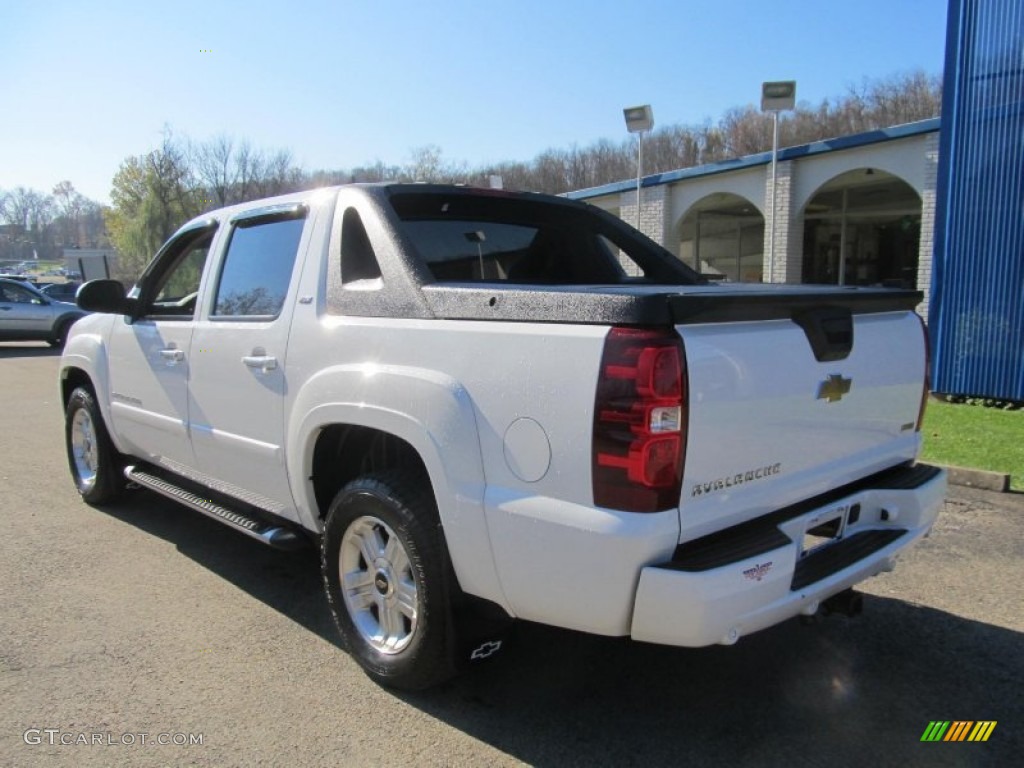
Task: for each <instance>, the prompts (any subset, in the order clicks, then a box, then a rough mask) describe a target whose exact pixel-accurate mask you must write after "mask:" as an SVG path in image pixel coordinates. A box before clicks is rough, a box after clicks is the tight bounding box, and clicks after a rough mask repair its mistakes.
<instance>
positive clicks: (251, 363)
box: [242, 355, 277, 373]
mask: <svg viewBox="0 0 1024 768" xmlns="http://www.w3.org/2000/svg"><path fill="white" fill-rule="evenodd" d="M242 362H243V363H245V364H246V365H247V366H248V367H250V368H259V369H260V370H261V371H263V372H264V373H266V372H267V371H272V370H274V369H275V368H277V358H276V357H271V356H269V355H246V356H245V357H243V358H242Z"/></svg>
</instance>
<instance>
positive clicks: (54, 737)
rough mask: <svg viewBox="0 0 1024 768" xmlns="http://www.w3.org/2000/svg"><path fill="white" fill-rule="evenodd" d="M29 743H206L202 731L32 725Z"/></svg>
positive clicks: (27, 736) (27, 735) (27, 737)
mask: <svg viewBox="0 0 1024 768" xmlns="http://www.w3.org/2000/svg"><path fill="white" fill-rule="evenodd" d="M21 738H22V740H23V741H24V742H25V743H26V744H28V745H29V746H33V747H35V746H39V745H42V744H45V745H47V746H57V747H86V746H88V747H136V746H143V747H147V746H153V745H156V746H160V747H167V746H174V747H190V746H202V743H203V734H201V733H141V732H140V733H133V732H125V733H114V732H113V731H65V730H62V729H60V728H29V729H28V730H26V731H25V732H24V733H23V734H22V736H21Z"/></svg>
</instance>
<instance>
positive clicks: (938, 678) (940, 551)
mask: <svg viewBox="0 0 1024 768" xmlns="http://www.w3.org/2000/svg"><path fill="white" fill-rule="evenodd" d="M57 361H58V357H57V356H55V355H54V354H52V353H50V352H49V351H48V350H46V349H45V348H43V347H41V346H35V345H0V419H2V421H0V423H2V424H3V430H2V434H3V440H2V441H0V498H2V499H3V501H4V504H3V507H2V509H0V530H2V531H3V533H4V535H3V537H2V538H0V765H2V766H27V765H47V766H50V765H74V766H76V767H84V766H94V765H97V766H98V765H115V764H132V765H142V766H148V765H204V766H205V765H218V766H219V765H268V766H280V765H289V766H305V765H326V764H328V763H334V764H340V765H356V766H362V765H366V766H371V765H382V764H390V765H414V764H415V765H460V766H461V765H468V766H477V765H481V766H482V765H487V766H490V765H514V764H519V763H528V764H534V765H541V766H559V767H561V766H574V765H578V766H596V765H616V766H619V765H645V766H654V765H674V766H675V765H686V766H705V765H706V766H723V765H768V766H770V765H786V766H820V765H830V766H847V765H864V766H877V765H900V764H908V765H928V766H932V765H991V766H1006V765H1019V764H1020V760H1021V757H1020V755H1021V748H1022V746H1024V739H1022V734H1024V697H1022V694H1021V691H1022V690H1024V642H1022V638H1024V635H1022V633H1024V608H1022V605H1024V600H1022V598H1024V586H1022V577H1024V569H1022V568H1021V562H1022V561H1021V555H1022V551H1024V496H1021V495H1005V494H1004V495H995V494H990V493H987V492H981V491H965V490H961V489H956V490H954V492H953V496H952V497H951V499H950V501H949V503H948V504H947V506H946V509H945V511H944V514H943V516H942V518H941V520H940V523H939V524H938V526H937V528H936V530H935V532H934V534H933V536H932V537H931V538H930V539H928V540H927V541H925V542H924V543H923V544H922V545H921V546H920V547H919V548H918V549H916V550H915V551H914V552H913V553H911V554H910V555H909V556H908V557H907V558H906V559H905V560H904V562H903V563H902V564H901V567H900V568H898V569H897V571H896V572H895V573H893V574H890V575H887V576H883V577H880V578H878V579H875V580H873V581H871V582H868V584H867V585H865V591H866V592H868V597H867V598H866V600H865V613H864V616H862V617H860V618H859V619H856V620H848V619H845V618H834V619H829V620H827V621H825V622H824V623H822V624H819V625H816V626H814V627H804V626H801V625H800V624H799V623H798V622H795V621H794V622H790V623H788V624H786V625H783V626H781V627H777V628H775V629H772V630H768V631H766V632H763V633H760V634H759V635H755V636H752V637H749V638H746V639H744V640H742V641H741V642H740V643H739V644H738V645H736V646H734V647H732V648H718V647H716V648H709V649H702V650H696V651H685V650H676V649H669V648H661V647H654V646H645V645H640V644H634V643H629V642H625V641H620V640H609V639H602V638H594V637H588V636H584V635H578V634H574V633H570V632H562V631H555V630H550V629H546V628H542V627H537V626H532V625H527V626H522V627H520V628H519V630H518V632H517V633H516V636H515V638H514V639H515V641H516V646H517V647H516V648H515V650H514V651H513V652H511V653H508V654H506V655H505V656H504V657H503V658H502V659H500V660H499V661H497V662H495V663H494V664H493V665H491V666H490V667H488V668H485V669H482V670H478V671H477V673H476V674H474V675H472V676H470V677H466V678H462V679H460V680H458V681H456V682H454V683H451V684H449V685H447V686H445V687H443V688H441V689H440V690H437V691H434V692H431V693H425V694H417V695H415V696H411V695H395V694H392V693H389V692H386V691H384V690H382V689H380V688H377V687H376V686H374V685H372V684H371V683H370V682H369V681H368V680H367V679H366V678H365V677H364V676H363V675H362V674H361V673H360V672H359V670H358V669H357V667H356V665H355V664H354V663H353V662H352V661H350V660H349V658H348V657H347V656H346V654H345V653H344V652H343V651H342V650H340V649H339V648H338V646H337V643H336V640H335V635H334V629H333V626H332V625H331V623H330V619H329V618H328V612H327V607H326V604H325V600H324V598H323V597H322V595H321V592H320V584H319V578H318V573H317V563H316V560H315V558H314V557H313V556H311V555H303V554H281V553H278V552H274V551H271V550H268V549H266V548H263V547H262V546H261V545H259V544H257V543H255V542H250V541H249V540H248V539H246V538H244V537H242V536H240V535H238V534H236V533H234V532H232V531H229V530H226V529H224V528H223V527H221V526H219V525H218V524H217V523H214V522H212V521H209V520H207V519H206V518H203V517H201V516H199V515H197V514H193V513H190V512H188V511H185V510H181V509H179V508H177V507H175V506H174V505H172V504H171V503H169V502H165V501H163V500H162V499H160V498H159V497H156V496H151V495H148V494H141V493H140V494H139V495H138V496H136V497H135V498H134V499H133V500H132V502H131V503H129V504H127V505H125V506H123V507H120V508H118V509H116V510H108V511H100V510H96V509H92V508H90V507H88V506H86V505H84V504H82V503H81V502H80V501H79V500H78V498H77V496H76V494H75V493H74V490H73V488H72V485H71V482H70V480H69V479H68V477H67V470H66V466H65V459H64V454H63V447H62V421H61V415H60V410H59V407H58V405H57V402H56V386H55V376H56V370H57ZM937 719H942V720H957V719H960V720H996V721H998V726H997V727H996V729H995V730H994V732H993V733H992V736H991V738H990V740H989V741H988V742H987V743H984V744H972V743H963V744H953V743H939V744H922V743H921V742H920V741H919V740H920V737H921V735H922V733H923V731H924V730H925V727H926V726H927V724H928V722H929V721H930V720H937ZM29 729H36V730H29ZM43 729H58V730H59V732H55V733H54V734H53V736H52V738H53V739H54V740H55V741H57V742H59V740H60V739H61V738H63V739H64V740H75V739H80V738H82V736H81V735H80V734H85V735H86V736H85V738H86V739H89V738H92V737H91V734H94V733H95V734H99V735H100V736H99V737H100V738H102V739H104V740H107V739H112V740H114V741H116V742H120V741H122V740H124V741H131V740H134V741H135V744H134V745H128V744H121V743H116V744H113V745H109V744H106V743H104V744H91V745H81V744H80V745H77V746H76V745H69V746H61V745H59V743H57V744H54V745H50V744H49V743H48V742H49V740H50V739H51V735H50V734H49V733H47V732H45V731H44V730H43ZM26 731H28V734H27V736H26ZM141 734H146V735H147V741H150V742H151V741H152V740H153V739H156V738H157V737H158V735H159V734H171V735H172V738H180V737H175V736H174V735H175V734H186V735H187V734H192V735H200V734H201V737H202V744H201V745H192V746H175V745H173V744H172V745H165V746H159V745H152V744H149V743H147V744H146V745H145V746H143V745H142V744H141V740H142V736H141ZM186 738H187V736H186ZM26 740H27V741H30V742H41V743H26Z"/></svg>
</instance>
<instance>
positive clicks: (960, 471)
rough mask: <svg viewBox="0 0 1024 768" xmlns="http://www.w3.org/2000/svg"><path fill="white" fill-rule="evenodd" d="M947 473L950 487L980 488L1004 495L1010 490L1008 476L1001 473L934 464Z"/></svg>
mask: <svg viewBox="0 0 1024 768" xmlns="http://www.w3.org/2000/svg"><path fill="white" fill-rule="evenodd" d="M936 466H939V467H942V468H943V469H945V470H946V471H947V472H948V473H949V482H950V484H951V485H966V486H967V487H968V488H981V489H982V490H984V491H997V492H998V493H1006V492H1007V491H1009V490H1010V476H1009V475H1006V474H1003V473H1002V472H990V471H988V470H987V469H968V468H967V467H951V466H949V465H947V464H936Z"/></svg>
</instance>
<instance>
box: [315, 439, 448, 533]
mask: <svg viewBox="0 0 1024 768" xmlns="http://www.w3.org/2000/svg"><path fill="white" fill-rule="evenodd" d="M389 469H395V470H403V471H405V472H408V473H410V474H411V475H412V476H413V477H415V478H416V479H417V480H418V481H420V482H422V483H423V485H422V486H421V487H423V488H424V490H426V491H428V492H430V493H431V494H433V487H432V486H431V484H430V475H429V473H428V472H427V468H426V465H425V464H424V463H423V459H422V458H421V457H420V455H419V453H417V451H416V449H415V448H413V447H412V446H411V445H410V444H409V443H407V442H406V441H405V440H403V439H402V438H400V437H396V436H395V435H392V434H390V433H388V432H382V431H381V430H377V429H371V428H370V427H360V426H354V425H351V424H332V425H331V426H328V427H324V428H323V429H322V430H321V432H320V436H319V437H318V438H317V442H316V447H315V448H314V450H313V471H312V479H313V490H314V493H315V494H316V505H317V510H318V512H319V516H320V518H321V519H323V518H324V517H325V516H326V515H327V510H328V508H329V507H330V506H331V502H332V501H333V500H334V497H335V495H336V494H337V493H338V491H339V490H341V488H342V487H343V486H345V485H346V484H347V483H349V482H350V481H351V480H354V479H355V478H357V477H362V476H364V475H367V474H370V473H373V472H381V471H384V470H389Z"/></svg>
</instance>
